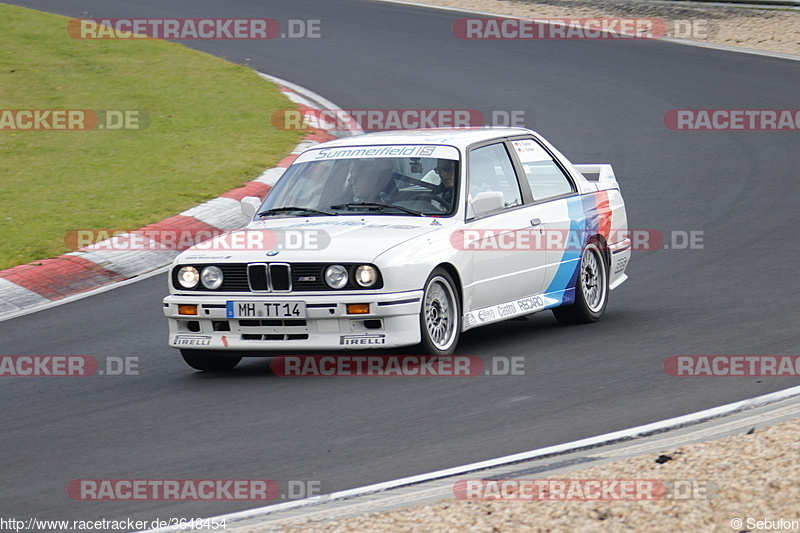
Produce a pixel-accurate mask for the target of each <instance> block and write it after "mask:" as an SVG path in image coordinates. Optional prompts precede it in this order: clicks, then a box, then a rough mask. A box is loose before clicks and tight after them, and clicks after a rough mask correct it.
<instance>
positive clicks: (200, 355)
mask: <svg viewBox="0 0 800 533" xmlns="http://www.w3.org/2000/svg"><path fill="white" fill-rule="evenodd" d="M181 355H182V356H183V360H184V361H186V364H188V365H189V366H190V367H192V368H194V369H195V370H205V371H206V372H224V371H226V370H232V369H233V368H234V367H235V366H236V365H238V364H239V361H241V360H242V358H241V357H235V356H234V357H232V356H230V355H214V353H213V352H203V351H200V350H181Z"/></svg>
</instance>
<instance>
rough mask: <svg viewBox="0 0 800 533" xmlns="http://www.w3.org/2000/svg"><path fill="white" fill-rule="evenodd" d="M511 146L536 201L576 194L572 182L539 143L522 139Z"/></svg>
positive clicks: (512, 142)
mask: <svg viewBox="0 0 800 533" xmlns="http://www.w3.org/2000/svg"><path fill="white" fill-rule="evenodd" d="M511 145H512V146H513V147H514V150H515V151H516V152H517V157H519V160H520V162H521V163H522V168H523V169H524V170H525V177H526V178H527V179H528V185H529V186H530V188H531V192H532V193H533V199H534V200H535V201H537V202H538V201H541V200H547V199H548V198H554V197H556V196H563V195H565V194H569V193H572V192H575V188H574V187H573V186H572V182H571V181H570V180H569V179H568V178H567V176H566V175H564V172H563V171H562V170H561V168H559V166H558V165H557V164H556V162H555V161H553V158H552V157H550V154H548V153H547V151H546V150H545V149H544V148H543V147H542V146H541V145H540V144H539V143H537V142H536V141H534V140H533V139H522V140H518V141H511Z"/></svg>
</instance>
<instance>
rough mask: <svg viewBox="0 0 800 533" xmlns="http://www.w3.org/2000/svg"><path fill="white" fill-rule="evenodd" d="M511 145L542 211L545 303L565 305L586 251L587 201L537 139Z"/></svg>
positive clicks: (540, 216)
mask: <svg viewBox="0 0 800 533" xmlns="http://www.w3.org/2000/svg"><path fill="white" fill-rule="evenodd" d="M510 145H511V147H512V149H513V152H514V154H515V157H516V158H517V160H518V161H519V163H520V166H521V168H522V174H524V178H525V180H526V182H527V185H528V188H529V189H530V193H531V196H532V200H533V202H534V205H535V206H536V207H537V208H538V210H539V215H538V216H539V218H540V222H541V224H540V225H539V227H540V228H541V230H542V231H543V233H544V237H543V244H544V248H545V249H546V257H547V259H546V263H547V265H548V266H547V269H546V272H545V275H544V280H543V287H542V293H543V295H544V296H545V298H546V300H547V301H546V302H545V303H546V304H547V305H552V304H555V303H561V302H562V297H563V294H564V289H566V287H568V286H570V284H574V277H575V275H576V272H577V268H578V262H579V260H580V254H581V250H582V248H583V239H584V237H585V236H584V232H583V228H584V218H585V215H584V208H583V200H582V197H581V196H580V195H578V193H577V187H576V186H575V184H574V183H573V182H572V180H571V179H570V178H569V175H568V174H567V172H566V171H565V170H564V169H563V167H562V166H561V165H560V164H559V163H558V162H557V161H556V160H555V159H554V157H553V155H552V154H550V153H549V152H548V151H547V150H546V149H545V148H544V146H542V145H541V144H540V143H538V142H537V141H536V140H535V139H533V138H523V139H514V140H511V141H510Z"/></svg>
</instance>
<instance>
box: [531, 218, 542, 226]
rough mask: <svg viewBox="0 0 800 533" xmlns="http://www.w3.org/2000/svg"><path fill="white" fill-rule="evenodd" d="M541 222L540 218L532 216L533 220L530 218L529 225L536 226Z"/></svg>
mask: <svg viewBox="0 0 800 533" xmlns="http://www.w3.org/2000/svg"><path fill="white" fill-rule="evenodd" d="M541 223H542V221H541V219H538V218H534V219H533V220H531V226H538V225H540V224H541Z"/></svg>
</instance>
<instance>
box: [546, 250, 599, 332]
mask: <svg viewBox="0 0 800 533" xmlns="http://www.w3.org/2000/svg"><path fill="white" fill-rule="evenodd" d="M607 304H608V264H607V263H606V260H605V258H604V257H603V253H602V252H601V251H600V248H599V247H598V244H597V242H595V241H592V242H589V244H587V245H586V247H585V248H584V249H583V252H581V263H580V266H579V269H578V280H577V281H576V282H575V303H573V304H570V305H562V306H560V307H556V308H554V309H553V314H554V315H555V317H556V319H557V320H558V321H559V322H561V323H562V324H565V325H572V324H589V323H591V322H597V321H598V320H600V317H601V316H603V313H604V312H605V310H606V305H607Z"/></svg>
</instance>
